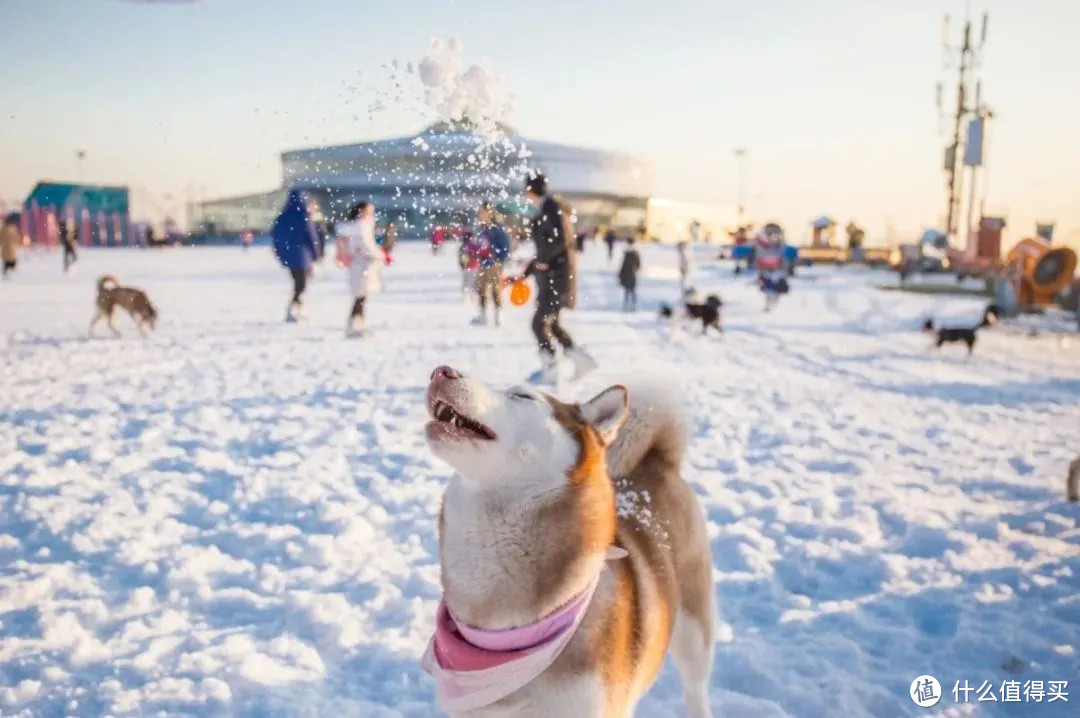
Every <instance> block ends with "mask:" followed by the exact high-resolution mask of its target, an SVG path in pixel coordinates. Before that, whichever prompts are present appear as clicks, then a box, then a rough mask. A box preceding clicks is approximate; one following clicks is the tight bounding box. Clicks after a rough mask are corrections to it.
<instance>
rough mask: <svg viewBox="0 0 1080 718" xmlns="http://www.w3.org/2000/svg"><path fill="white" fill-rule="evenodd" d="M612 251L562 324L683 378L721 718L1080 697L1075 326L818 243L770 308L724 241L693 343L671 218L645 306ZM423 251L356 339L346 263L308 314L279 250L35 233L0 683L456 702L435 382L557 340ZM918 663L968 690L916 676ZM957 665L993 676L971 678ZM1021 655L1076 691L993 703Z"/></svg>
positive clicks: (328, 277) (664, 704)
mask: <svg viewBox="0 0 1080 718" xmlns="http://www.w3.org/2000/svg"><path fill="white" fill-rule="evenodd" d="M600 254H601V252H600V251H599V250H593V251H592V252H591V253H590V254H589V255H587V256H586V258H585V260H584V262H583V274H584V276H583V280H582V282H583V290H582V294H583V296H584V302H583V308H582V309H580V310H579V311H577V312H574V313H573V315H572V317H571V318H570V320H569V324H570V326H571V328H572V331H573V332H574V334H575V335H576V336H577V337H578V338H579V340H580V341H581V342H582V343H584V344H585V345H587V346H588V348H589V349H590V350H592V352H593V353H594V354H595V355H596V356H597V358H598V359H599V361H600V363H601V366H602V369H601V371H600V372H598V373H597V375H596V376H595V377H592V378H590V380H589V381H588V382H587V384H586V385H585V386H578V387H573V388H572V389H571V390H569V392H568V393H570V394H572V395H576V396H582V395H585V394H588V393H589V392H590V391H592V390H594V389H596V388H598V387H600V386H602V385H603V384H604V383H605V382H610V381H613V380H625V379H627V378H632V377H633V376H635V375H637V374H640V373H650V374H653V375H656V374H661V375H663V376H666V377H667V378H668V379H669V380H670V381H671V382H673V383H676V384H678V385H680V386H681V387H682V390H683V391H684V392H685V396H686V401H687V407H688V411H689V414H690V424H691V426H692V428H693V432H694V439H693V441H692V443H691V445H690V449H689V454H688V456H687V461H686V476H687V478H688V479H689V480H690V481H691V482H692V483H693V484H694V486H695V487H696V488H697V490H698V493H699V494H700V497H701V502H702V504H703V506H704V509H705V511H706V512H707V514H708V518H709V531H710V537H711V541H712V555H713V562H714V565H715V569H716V573H715V581H716V595H717V598H718V600H719V606H720V612H721V615H722V617H723V619H724V621H725V622H726V626H727V627H728V628H727V629H725V631H724V634H725V635H724V642H723V643H722V644H720V645H719V646H718V651H717V661H716V667H715V669H714V672H713V678H712V685H713V691H712V700H713V704H714V707H715V709H716V712H717V715H718V716H785V715H790V716H822V717H825V716H853V717H854V716H902V715H916V714H919V715H922V714H929V715H934V714H936V715H980V716H982V715H985V716H1013V715H1040V716H1042V715H1045V716H1065V715H1076V712H1075V711H1076V708H1075V706H1076V705H1077V703H1078V702H1080V685H1078V682H1080V655H1078V653H1080V525H1078V523H1080V507H1078V506H1077V505H1072V504H1067V503H1065V502H1064V501H1063V485H1064V476H1065V467H1066V465H1067V464H1068V462H1069V461H1070V460H1071V459H1072V458H1073V457H1074V456H1076V455H1077V453H1080V338H1078V337H1075V336H1074V337H1073V338H1072V340H1071V341H1069V340H1066V339H1063V338H1062V337H1061V336H1054V335H1046V334H1043V335H1040V336H1038V337H1028V336H1024V335H1023V334H1022V333H1019V332H1010V331H1008V330H1007V329H1001V330H995V331H989V332H985V333H984V334H982V335H981V338H980V343H979V346H978V348H977V351H976V354H975V356H974V358H972V359H970V360H969V359H967V357H966V356H965V355H964V352H963V350H962V349H960V348H957V347H951V348H947V349H946V350H943V351H940V352H933V351H929V350H928V345H929V340H928V338H927V337H926V336H924V335H922V334H921V333H919V332H917V331H915V328H916V327H917V325H918V324H919V323H920V321H921V319H923V318H924V317H925V316H926V315H927V314H928V313H930V312H933V313H935V314H936V315H937V316H938V317H942V318H949V319H951V320H953V321H956V322H961V321H965V320H969V319H974V318H975V317H976V316H977V315H978V314H979V309H980V305H979V304H978V302H977V301H975V300H970V299H960V300H957V299H948V298H943V297H926V296H912V295H906V294H901V293H897V292H885V291H881V290H878V289H873V288H871V287H870V286H869V285H870V284H871V283H872V282H874V281H880V276H879V275H873V274H870V273H868V272H862V271H859V270H855V269H852V268H846V269H840V270H836V269H821V270H817V269H811V270H807V271H805V272H803V273H802V275H800V277H799V278H798V279H797V280H796V281H795V283H794V289H793V293H792V294H791V295H790V296H788V297H786V298H785V299H784V300H783V301H782V302H781V304H780V306H779V307H778V309H777V310H776V311H774V312H773V313H771V314H764V313H763V312H762V301H761V298H760V296H759V295H758V293H757V292H756V290H755V288H754V286H753V285H752V283H751V281H750V280H749V279H748V278H747V277H745V276H743V277H740V278H735V277H733V276H732V275H731V274H730V271H729V269H728V268H727V267H721V266H715V267H714V266H709V265H704V264H703V265H702V267H701V268H700V271H699V277H698V280H697V283H698V285H699V287H701V288H704V289H717V290H719V291H721V293H722V294H723V296H724V299H725V301H726V303H727V304H726V306H725V317H726V329H727V331H726V334H725V335H724V337H723V338H722V339H721V338H718V337H707V338H702V337H699V336H697V335H696V332H686V333H681V334H678V335H676V336H675V337H674V339H671V340H669V339H668V337H667V335H666V334H665V333H664V332H662V331H660V330H659V328H658V324H657V321H656V318H655V307H656V303H657V302H658V301H660V300H671V299H673V298H674V297H675V295H676V294H677V290H676V288H675V287H676V281H675V276H674V271H673V269H672V267H673V266H674V255H673V254H672V253H671V251H670V250H668V249H666V248H652V247H650V248H647V249H646V251H645V253H644V254H645V262H646V271H647V274H648V276H647V278H646V279H645V280H644V282H643V286H642V288H641V290H640V294H641V296H642V298H643V309H642V311H641V312H639V313H637V314H633V315H627V314H623V313H621V312H618V311H617V308H618V302H619V292H618V290H617V287H616V284H615V279H614V270H613V269H610V268H608V267H607V266H606V264H605V262H604V260H603V259H602V258H601V257H600ZM398 255H399V256H398V257H397V262H396V263H395V265H394V266H393V267H392V268H390V269H389V270H388V272H387V273H386V280H387V284H388V288H387V291H386V292H385V293H383V294H381V295H379V296H378V297H377V298H375V299H374V300H372V301H371V304H370V315H371V324H372V326H373V328H374V333H373V336H372V337H370V338H368V339H365V340H361V341H356V340H352V341H349V340H345V339H344V338H343V332H342V330H343V328H344V320H345V317H344V315H345V312H346V311H347V309H348V305H349V300H348V299H347V297H346V289H345V282H344V279H343V277H342V276H341V275H340V273H339V272H338V271H337V270H335V269H333V268H332V267H325V268H323V270H322V272H321V273H320V275H319V276H318V277H317V278H316V280H315V281H314V282H313V284H312V287H311V289H310V291H309V301H308V309H309V312H310V314H311V319H310V321H309V322H308V323H306V324H302V325H285V324H283V323H282V322H281V318H282V315H283V313H284V310H285V303H286V299H287V294H288V278H287V276H286V275H285V273H284V271H283V270H281V269H280V268H279V267H278V266H277V265H276V264H275V262H274V260H273V258H272V257H271V256H270V254H269V251H268V250H266V249H258V250H252V251H251V252H250V253H246V254H245V253H241V252H240V251H239V250H236V249H224V248H223V249H179V250H170V251H164V252H151V251H129V250H105V251H86V252H84V253H83V258H82V260H81V262H80V263H79V265H78V266H77V270H78V271H77V273H76V274H74V275H72V276H68V277H65V276H63V275H61V274H60V259H59V258H58V257H56V256H55V255H46V256H30V257H28V258H27V259H26V261H24V262H23V264H22V265H21V266H20V268H19V270H18V273H17V275H16V276H15V277H14V278H13V279H12V280H10V281H8V282H4V283H3V284H2V285H0V352H2V356H3V370H2V373H0V477H2V478H0V715H5V716H8V715H16V716H23V715H25V716H61V715H73V716H93V715H101V714H117V715H120V714H151V713H155V712H159V711H161V712H164V713H166V714H200V715H241V716H255V715H260V716H261V715H283V716H284V715H289V716H292V715H311V716H315V715H320V716H325V715H340V716H365V717H373V718H384V717H390V716H409V717H413V716H415V717H419V716H429V715H431V714H432V713H433V712H434V709H433V707H432V684H431V682H430V680H429V679H428V678H427V676H426V675H424V674H422V672H421V671H420V668H419V664H418V659H419V657H420V655H421V652H422V651H423V649H424V646H425V644H426V641H427V639H428V636H429V631H430V629H431V626H432V620H433V614H434V610H435V605H436V600H437V596H438V594H439V588H438V578H439V577H438V566H437V562H436V538H435V522H434V517H435V512H436V508H437V504H438V500H439V496H440V493H441V491H442V488H443V486H444V484H445V481H446V478H447V474H448V472H447V469H446V467H444V466H443V465H441V464H439V463H437V462H436V461H434V460H433V459H432V457H430V456H429V454H428V452H427V450H426V448H425V445H424V441H423V437H422V425H423V423H424V421H425V417H424V408H423V404H422V396H423V390H424V386H425V384H426V381H427V378H428V375H429V374H430V372H431V370H432V368H433V367H434V366H435V365H436V364H439V363H449V364H452V365H454V366H456V367H459V368H461V369H463V370H465V371H467V372H469V373H472V374H476V375H481V376H484V377H486V378H487V379H488V380H490V381H491V382H493V383H496V384H506V383H510V382H517V381H518V380H520V378H521V377H522V376H523V375H524V374H525V373H527V372H528V371H531V370H532V369H533V368H534V365H535V362H536V355H535V350H534V346H533V343H532V340H531V336H530V335H529V333H528V329H527V325H528V318H529V309H528V308H524V309H513V310H510V311H508V312H507V313H506V316H505V317H504V323H503V324H504V327H503V329H502V330H496V329H494V328H484V329H477V328H473V327H469V326H467V323H468V320H469V319H470V318H471V317H472V312H473V309H472V308H471V307H467V306H466V305H464V304H463V303H462V302H461V299H460V295H459V293H458V287H459V284H458V282H459V275H458V273H457V272H456V271H455V267H454V264H453V261H454V260H453V257H452V256H450V255H451V253H446V254H445V255H444V256H443V257H439V258H437V259H436V258H433V257H431V256H430V254H429V253H428V252H427V250H426V249H425V248H422V247H418V246H408V245H406V246H402V247H400V251H399V253H398ZM702 256H704V255H702ZM105 271H109V272H113V273H115V274H117V275H119V276H120V277H121V279H123V280H125V281H126V282H128V283H131V284H134V285H136V286H141V287H144V288H145V289H147V290H148V291H149V292H150V294H151V296H152V298H153V300H154V301H155V303H156V304H157V305H158V307H159V310H160V312H161V320H160V323H159V326H158V331H157V333H156V334H155V335H154V336H153V337H152V338H151V339H149V340H147V341H143V340H141V339H139V338H138V337H137V335H136V334H135V331H134V327H133V326H132V324H131V323H130V321H129V320H128V319H127V318H126V317H121V319H120V321H119V325H120V326H121V327H122V328H123V330H124V331H125V337H124V338H123V339H121V340H118V341H117V340H112V339H99V340H91V341H88V340H87V339H86V338H85V330H86V325H87V322H88V321H89V319H90V316H91V313H92V309H91V307H92V298H93V292H94V290H93V282H94V280H95V279H96V277H97V275H98V274H100V273H102V272H105ZM101 330H102V333H103V335H104V328H103V327H101ZM927 673H928V674H931V675H934V676H936V677H937V679H938V680H939V681H940V682H941V684H942V686H943V687H944V691H945V696H944V697H943V699H942V701H941V702H940V703H939V704H938V705H937V706H936V707H935V708H931V709H921V708H918V707H917V706H916V705H915V704H914V703H913V702H912V701H911V699H910V698H909V696H908V689H909V684H910V682H911V681H912V679H914V678H915V677H916V676H918V675H920V674H927ZM965 680H966V681H968V682H970V683H971V684H972V685H973V686H975V687H977V686H979V685H980V684H981V683H982V682H983V681H989V682H991V683H993V684H994V693H995V695H996V696H997V697H998V702H994V703H990V702H982V703H976V702H975V701H976V695H975V694H974V693H973V694H971V696H970V699H969V700H970V702H969V703H968V704H966V705H957V704H956V703H955V701H954V700H953V695H952V687H953V685H954V683H955V682H956V681H960V682H963V681H965ZM1006 680H1018V681H1020V682H1021V683H1023V682H1025V681H1028V680H1041V681H1047V682H1048V681H1051V680H1054V681H1063V680H1068V681H1070V683H1069V692H1070V693H1071V695H1070V700H1069V703H1068V704H1066V703H1063V702H1061V701H1057V702H1054V703H1048V702H1047V700H1046V699H1044V701H1043V702H1042V703H1041V704H1034V703H1023V702H1021V703H1003V702H1001V698H1002V696H1001V695H1000V687H1001V684H1002V682H1003V681H1006ZM680 691H681V689H680V687H679V684H678V677H677V675H676V673H675V671H674V669H673V668H672V667H671V666H667V667H666V668H665V670H664V672H663V674H662V676H661V678H660V680H659V682H658V684H657V685H656V686H655V687H654V689H653V690H652V691H651V692H650V694H649V695H648V696H647V698H646V699H645V700H644V701H643V703H642V704H641V706H640V710H639V715H641V716H653V717H658V716H673V715H681V714H682V704H681V696H680Z"/></svg>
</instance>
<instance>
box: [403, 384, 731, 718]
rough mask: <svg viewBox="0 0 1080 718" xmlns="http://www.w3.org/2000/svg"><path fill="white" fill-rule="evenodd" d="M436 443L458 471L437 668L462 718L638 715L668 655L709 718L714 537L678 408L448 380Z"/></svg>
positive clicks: (432, 390) (432, 401) (446, 701)
mask: <svg viewBox="0 0 1080 718" xmlns="http://www.w3.org/2000/svg"><path fill="white" fill-rule="evenodd" d="M427 409H428V412H429V414H430V417H431V421H429V422H428V424H427V426H426V435H427V442H428V445H429V446H430V448H431V450H432V451H433V452H434V453H435V455H436V456H438V457H440V458H441V459H443V460H444V461H446V462H447V463H448V464H450V466H451V467H452V468H453V469H454V470H455V472H456V473H455V476H454V478H453V479H452V480H451V481H450V484H449V485H448V487H447V489H446V493H445V494H444V496H443V502H442V508H441V511H440V513H439V561H440V565H441V568H442V586H443V600H442V602H441V604H440V607H439V612H438V615H437V617H436V629H435V636H434V638H433V639H432V642H431V645H430V647H429V649H428V652H427V654H426V655H425V658H424V667H425V670H427V671H428V672H429V673H431V674H432V675H433V676H434V678H435V680H436V695H437V699H438V703H439V706H440V707H441V708H442V709H443V710H446V711H447V712H449V713H451V714H453V715H455V716H484V717H491V718H497V717H501V716H536V717H539V716H575V718H592V717H597V718H599V717H604V718H608V717H611V718H614V717H615V716H618V717H620V718H623V717H625V716H630V715H632V714H633V712H634V708H635V706H636V704H637V702H638V700H639V699H640V698H641V696H642V695H643V694H644V693H645V691H646V690H648V688H649V686H651V685H652V683H653V681H654V680H655V678H656V675H657V673H658V672H659V670H660V667H661V664H662V662H663V659H664V655H665V653H666V652H667V651H668V649H669V648H670V650H671V653H672V656H673V657H674V658H675V660H676V662H677V664H678V667H679V669H680V672H681V674H682V677H683V683H684V688H685V696H686V703H687V711H688V714H689V715H690V716H691V718H708V717H709V716H711V712H710V707H709V699H708V679H709V674H710V671H711V667H712V661H713V644H714V634H715V627H716V618H715V616H716V614H715V612H714V607H713V585H712V560H711V556H710V553H709V543H708V539H707V534H706V529H705V520H704V515H703V513H702V510H701V507H700V506H699V504H698V501H697V499H696V497H695V495H694V492H693V491H692V490H691V488H690V486H689V485H688V484H687V483H686V482H685V481H684V480H683V479H682V477H681V475H680V464H681V461H682V455H683V451H684V447H685V444H686V432H685V428H684V423H683V419H682V416H681V411H680V410H679V408H678V407H677V403H676V402H675V401H674V400H672V399H671V398H670V397H669V396H668V395H665V394H664V393H662V392H655V391H641V392H635V394H634V396H631V395H630V392H629V390H628V389H627V388H625V387H623V386H618V385H617V386H612V387H610V388H608V389H606V390H605V391H603V392H601V393H600V394H599V395H597V396H596V397H594V398H593V399H591V400H589V401H587V402H585V403H582V404H567V403H563V402H561V401H558V400H557V399H555V398H553V397H551V396H548V395H545V394H542V393H539V392H536V391H535V390H533V389H530V388H518V387H514V388H511V389H509V390H507V391H505V392H499V391H494V390H492V389H489V388H488V387H486V386H484V385H483V384H481V383H479V382H477V381H474V380H472V379H470V378H468V377H465V376H463V375H462V374H461V373H459V372H457V371H456V370H454V369H451V368H449V367H445V366H443V367H439V368H438V369H436V370H435V372H434V374H433V375H432V377H431V383H430V385H429V386H428V391H427Z"/></svg>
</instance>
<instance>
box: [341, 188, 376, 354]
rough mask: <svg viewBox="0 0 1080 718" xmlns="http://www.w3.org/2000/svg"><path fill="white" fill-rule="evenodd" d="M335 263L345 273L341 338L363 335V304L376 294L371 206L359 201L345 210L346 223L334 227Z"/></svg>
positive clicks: (369, 203) (372, 213)
mask: <svg viewBox="0 0 1080 718" xmlns="http://www.w3.org/2000/svg"><path fill="white" fill-rule="evenodd" d="M337 235H338V237H337V243H338V246H337V256H338V263H339V264H341V265H343V266H344V267H345V268H346V269H347V270H348V281H349V292H350V293H351V294H352V297H353V304H352V310H351V311H350V312H349V319H348V321H347V322H346V325H345V336H347V337H360V336H363V335H364V328H365V327H364V322H365V318H364V304H365V302H366V300H367V297H368V295H369V294H372V293H374V292H377V291H379V288H380V287H381V286H382V281H381V280H382V278H381V276H380V268H379V266H380V265H379V263H380V259H381V257H380V255H381V252H380V251H379V245H377V244H376V243H375V206H374V205H373V204H371V202H360V203H359V204H357V205H355V206H354V207H353V208H352V209H351V210H350V211H349V218H348V221H347V222H342V223H341V224H339V225H338V226H337Z"/></svg>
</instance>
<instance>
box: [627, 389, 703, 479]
mask: <svg viewBox="0 0 1080 718" xmlns="http://www.w3.org/2000/svg"><path fill="white" fill-rule="evenodd" d="M686 441H687V429H686V418H685V412H684V409H683V407H682V402H681V400H680V399H679V397H678V395H677V393H676V392H674V391H672V390H671V389H669V388H666V387H662V386H660V385H659V384H656V385H650V384H644V385H636V386H631V387H630V410H629V413H628V414H627V417H626V421H625V422H624V423H623V426H622V428H621V429H620V430H619V434H618V436H616V437H615V440H614V441H612V442H611V446H609V447H608V450H607V466H608V473H609V474H610V475H611V477H612V478H614V479H618V478H621V477H625V476H629V475H630V474H631V473H633V472H635V471H636V470H637V469H639V468H640V467H642V466H645V465H647V464H652V462H659V464H660V468H674V469H675V470H676V472H677V471H678V468H679V465H680V464H681V463H682V457H683V453H684V452H685V450H686ZM649 473H650V474H652V475H656V476H664V475H666V474H667V473H668V472H665V471H657V472H652V471H650V472H649Z"/></svg>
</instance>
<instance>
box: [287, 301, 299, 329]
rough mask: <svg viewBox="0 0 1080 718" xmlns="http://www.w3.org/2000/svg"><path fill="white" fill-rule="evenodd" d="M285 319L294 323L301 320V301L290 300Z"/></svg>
mask: <svg viewBox="0 0 1080 718" xmlns="http://www.w3.org/2000/svg"><path fill="white" fill-rule="evenodd" d="M285 321H286V322H289V323H290V324H294V323H296V322H298V321H300V302H290V303H289V308H288V309H287V310H286V311H285Z"/></svg>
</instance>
